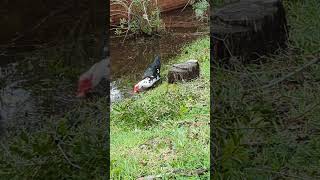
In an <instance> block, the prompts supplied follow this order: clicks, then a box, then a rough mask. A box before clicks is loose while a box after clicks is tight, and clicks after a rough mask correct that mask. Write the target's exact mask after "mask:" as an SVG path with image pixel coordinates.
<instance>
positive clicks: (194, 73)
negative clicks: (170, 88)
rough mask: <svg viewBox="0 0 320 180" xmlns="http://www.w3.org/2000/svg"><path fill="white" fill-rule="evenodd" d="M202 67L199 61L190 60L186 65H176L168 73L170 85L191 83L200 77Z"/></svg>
mask: <svg viewBox="0 0 320 180" xmlns="http://www.w3.org/2000/svg"><path fill="white" fill-rule="evenodd" d="M199 74H200V67H199V63H198V61H197V60H189V61H187V62H185V63H181V64H174V65H172V67H171V68H170V70H169V72H168V83H175V82H178V81H189V80H192V79H195V78H197V77H199Z"/></svg>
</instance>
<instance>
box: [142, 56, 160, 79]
mask: <svg viewBox="0 0 320 180" xmlns="http://www.w3.org/2000/svg"><path fill="white" fill-rule="evenodd" d="M160 68H161V62H160V57H159V56H157V57H156V59H155V60H154V62H153V63H152V64H150V65H149V66H148V68H147V69H146V70H145V72H144V75H143V78H146V77H152V76H153V77H157V76H160Z"/></svg>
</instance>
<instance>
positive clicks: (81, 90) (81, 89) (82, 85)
mask: <svg viewBox="0 0 320 180" xmlns="http://www.w3.org/2000/svg"><path fill="white" fill-rule="evenodd" d="M92 88H93V87H92V77H89V78H80V79H79V82H78V91H77V97H85V96H86V94H87V93H88V92H89V91H90V90H92Z"/></svg>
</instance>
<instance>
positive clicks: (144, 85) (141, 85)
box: [133, 77, 153, 93]
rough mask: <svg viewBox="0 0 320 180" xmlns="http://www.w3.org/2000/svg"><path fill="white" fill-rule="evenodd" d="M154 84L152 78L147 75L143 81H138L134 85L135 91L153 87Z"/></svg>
mask: <svg viewBox="0 0 320 180" xmlns="http://www.w3.org/2000/svg"><path fill="white" fill-rule="evenodd" d="M152 85H153V83H152V82H151V79H150V78H149V77H147V78H145V79H143V80H142V81H140V82H138V83H137V84H136V85H134V88H133V92H134V93H138V92H141V91H144V90H145V89H147V88H149V87H151V86H152Z"/></svg>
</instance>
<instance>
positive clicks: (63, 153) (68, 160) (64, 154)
mask: <svg viewBox="0 0 320 180" xmlns="http://www.w3.org/2000/svg"><path fill="white" fill-rule="evenodd" d="M57 146H58V149H59V150H60V152H61V153H62V155H63V157H64V158H65V159H66V160H67V162H68V163H69V164H70V165H71V166H72V167H75V168H77V169H81V167H80V166H78V165H76V164H74V163H72V162H71V161H70V159H69V158H68V156H67V155H66V153H65V152H64V151H63V149H62V147H61V146H60V144H59V143H57Z"/></svg>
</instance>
